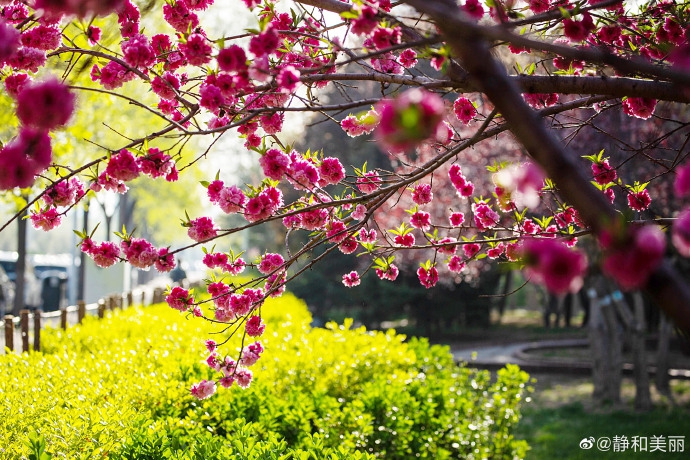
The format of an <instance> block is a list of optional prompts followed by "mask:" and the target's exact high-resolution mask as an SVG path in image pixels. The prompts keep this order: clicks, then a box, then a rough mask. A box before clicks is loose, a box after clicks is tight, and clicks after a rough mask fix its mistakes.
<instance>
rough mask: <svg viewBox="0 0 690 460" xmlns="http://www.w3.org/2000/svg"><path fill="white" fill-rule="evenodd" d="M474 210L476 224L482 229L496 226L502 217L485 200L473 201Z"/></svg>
mask: <svg viewBox="0 0 690 460" xmlns="http://www.w3.org/2000/svg"><path fill="white" fill-rule="evenodd" d="M472 211H473V212H474V225H475V226H476V227H477V229H479V230H482V231H483V230H488V229H491V228H494V227H495V226H496V225H497V224H498V221H499V219H500V217H499V215H498V214H497V213H496V211H494V210H493V209H491V207H490V206H489V205H488V204H486V203H483V202H479V203H473V204H472Z"/></svg>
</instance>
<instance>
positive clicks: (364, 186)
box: [357, 171, 381, 193]
mask: <svg viewBox="0 0 690 460" xmlns="http://www.w3.org/2000/svg"><path fill="white" fill-rule="evenodd" d="M380 184H381V178H380V177H379V173H378V172H376V171H369V172H366V173H364V175H363V176H362V177H358V178H357V188H358V189H359V190H360V191H361V192H362V193H371V192H373V191H375V190H376V189H378V188H379V185H380Z"/></svg>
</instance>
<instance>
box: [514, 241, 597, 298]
mask: <svg viewBox="0 0 690 460" xmlns="http://www.w3.org/2000/svg"><path fill="white" fill-rule="evenodd" d="M522 256H523V261H524V262H525V265H526V270H527V273H528V276H530V277H531V280H532V281H534V282H536V283H539V284H543V285H544V286H546V288H547V289H548V290H549V291H550V292H553V293H554V294H565V293H566V292H577V291H579V290H580V288H581V287H582V284H583V283H584V274H585V272H586V270H587V259H586V258H585V256H584V255H583V254H582V253H580V252H578V251H574V250H572V249H569V248H567V247H566V246H565V245H564V244H563V243H561V242H559V241H557V240H554V239H537V238H531V239H528V240H526V241H525V242H524V244H523V247H522Z"/></svg>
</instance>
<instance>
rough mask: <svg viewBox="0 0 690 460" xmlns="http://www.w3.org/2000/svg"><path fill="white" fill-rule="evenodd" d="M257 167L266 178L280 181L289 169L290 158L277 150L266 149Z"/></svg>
mask: <svg viewBox="0 0 690 460" xmlns="http://www.w3.org/2000/svg"><path fill="white" fill-rule="evenodd" d="M259 165H261V169H262V170H263V172H264V175H265V176H266V177H268V178H269V179H273V180H281V179H282V178H283V176H284V175H285V173H286V172H287V171H288V168H289V167H290V157H289V156H288V155H287V154H286V153H284V152H281V151H280V150H278V149H268V150H267V151H266V153H265V154H264V155H263V156H262V157H261V158H260V159H259Z"/></svg>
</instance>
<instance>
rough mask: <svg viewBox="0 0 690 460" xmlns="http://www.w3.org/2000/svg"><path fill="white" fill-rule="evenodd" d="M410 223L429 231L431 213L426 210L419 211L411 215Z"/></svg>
mask: <svg viewBox="0 0 690 460" xmlns="http://www.w3.org/2000/svg"><path fill="white" fill-rule="evenodd" d="M410 225H412V226H413V227H414V228H419V229H421V230H423V231H425V232H426V231H427V230H429V229H430V228H431V214H429V213H428V212H424V211H417V212H415V213H413V214H412V215H411V216H410Z"/></svg>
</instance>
